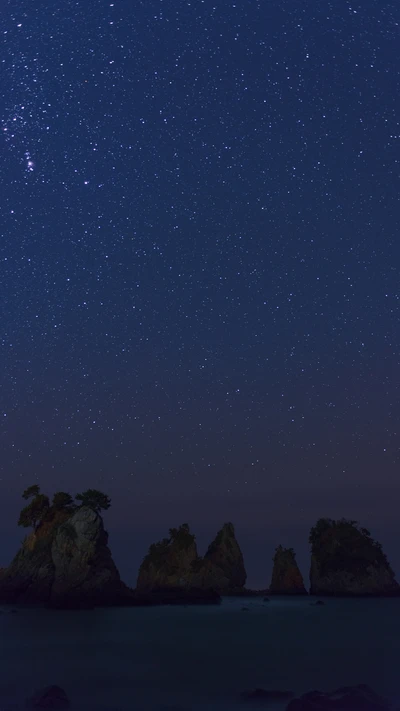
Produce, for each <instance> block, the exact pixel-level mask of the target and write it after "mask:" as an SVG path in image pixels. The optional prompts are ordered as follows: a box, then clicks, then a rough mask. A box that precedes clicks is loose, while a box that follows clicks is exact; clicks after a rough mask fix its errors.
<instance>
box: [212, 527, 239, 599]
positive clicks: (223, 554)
mask: <svg viewBox="0 0 400 711" xmlns="http://www.w3.org/2000/svg"><path fill="white" fill-rule="evenodd" d="M204 561H205V562H207V563H211V564H212V566H214V568H215V569H216V570H217V571H221V572H222V574H223V577H224V578H225V579H226V581H227V582H226V584H224V585H223V587H221V588H220V589H221V590H222V589H225V588H226V589H230V590H236V589H237V590H240V589H241V588H243V587H244V586H245V584H246V578H247V575H246V569H245V567H244V560H243V555H242V551H241V550H240V546H239V543H238V542H237V540H236V536H235V529H234V526H233V524H232V523H225V524H224V525H223V526H222V528H221V530H220V531H218V533H217V535H216V537H215V539H214V540H213V542H212V543H211V544H210V545H209V547H208V550H207V553H206V554H205V556H204Z"/></svg>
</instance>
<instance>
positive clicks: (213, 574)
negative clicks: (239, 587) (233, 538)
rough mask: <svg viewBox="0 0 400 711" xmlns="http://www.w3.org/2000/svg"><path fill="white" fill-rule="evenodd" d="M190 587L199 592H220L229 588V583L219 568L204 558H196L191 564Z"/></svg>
mask: <svg viewBox="0 0 400 711" xmlns="http://www.w3.org/2000/svg"><path fill="white" fill-rule="evenodd" d="M190 585H191V587H193V588H198V589H200V590H217V591H222V590H227V589H229V588H230V581H229V578H227V577H226V575H225V574H224V572H223V571H222V570H221V568H217V566H216V565H214V564H213V563H211V562H210V561H209V560H206V559H205V558H198V559H197V560H195V561H194V562H193V563H192V569H191V575H190Z"/></svg>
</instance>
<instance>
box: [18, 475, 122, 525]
mask: <svg viewBox="0 0 400 711" xmlns="http://www.w3.org/2000/svg"><path fill="white" fill-rule="evenodd" d="M22 498H23V499H25V501H28V500H29V499H31V501H30V503H29V504H28V505H27V506H24V508H23V509H22V511H21V513H20V515H19V519H18V526H22V527H23V528H33V530H34V531H37V530H38V529H39V527H41V526H42V525H43V524H44V523H46V522H47V523H49V522H52V521H54V519H55V518H57V514H58V513H60V512H63V513H64V514H69V515H71V516H72V514H73V513H74V512H75V511H76V510H77V509H78V505H77V504H76V503H75V502H74V500H73V498H72V496H71V494H68V493H67V492H65V491H58V492H57V493H55V494H54V496H53V501H52V503H51V505H50V500H49V497H48V496H46V495H45V494H41V493H40V487H39V486H38V485H37V484H33V485H32V486H28V488H27V489H25V491H24V492H23V494H22ZM75 498H76V500H77V501H79V503H80V506H89V508H91V509H93V511H96V512H97V513H99V512H100V511H101V510H102V509H109V508H110V506H111V499H110V497H109V496H107V494H103V492H101V491H98V490H97V489H87V491H84V492H83V493H82V494H77V495H76V497H75ZM64 518H65V517H64Z"/></svg>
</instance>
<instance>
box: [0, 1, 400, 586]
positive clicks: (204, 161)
mask: <svg viewBox="0 0 400 711" xmlns="http://www.w3.org/2000/svg"><path fill="white" fill-rule="evenodd" d="M399 28H400V5H399V4H398V2H394V1H393V2H390V1H384V0H363V1H362V2H355V3H353V2H347V1H345V0H334V1H333V2H320V0H303V1H302V0H262V1H261V0H260V2H258V1H257V0H236V1H231V0H229V1H228V0H214V2H212V1H211V0H191V2H188V1H187V0H144V1H143V2H140V1H139V0H134V1H132V0H114V1H113V0H107V1H104V2H103V0H85V1H84V2H76V1H72V0H63V1H62V2H60V0H53V1H51V0H38V2H35V3H32V2H31V1H30V2H28V1H27V0H18V2H11V1H9V2H4V3H2V7H1V9H0V38H1V40H0V41H1V43H2V44H1V47H2V50H1V55H0V56H1V62H0V129H1V134H2V135H1V136H0V155H1V163H2V168H1V172H0V309H1V311H0V339H1V340H0V343H1V361H0V362H1V379H0V384H1V389H0V409H1V411H0V416H1V421H0V425H1V429H0V443H1V461H0V476H1V481H0V484H1V496H2V515H1V523H0V527H1V530H2V533H3V540H4V537H5V536H6V535H7V539H8V541H9V542H8V543H7V545H6V546H5V548H4V552H3V554H2V555H4V557H5V559H4V560H2V561H1V564H6V563H7V562H8V560H9V558H10V556H11V555H12V553H13V552H14V550H15V549H16V547H17V544H18V542H19V540H20V538H21V531H18V530H17V529H16V527H15V520H16V517H17V512H18V509H19V507H20V503H21V500H20V492H21V491H22V490H23V489H24V488H25V487H26V486H27V485H29V484H31V483H33V482H35V481H37V482H38V483H40V484H41V485H42V488H43V489H44V490H46V491H48V492H49V493H52V492H53V491H54V490H57V489H60V488H61V489H67V490H70V491H71V492H72V493H76V491H78V490H82V489H83V488H87V487H89V486H94V487H99V488H103V489H104V490H106V491H107V492H108V493H109V494H110V495H111V496H112V498H113V508H112V509H111V510H110V512H109V513H108V514H107V517H106V519H107V525H108V527H109V528H110V531H111V545H112V548H113V551H114V553H115V558H116V560H117V562H118V564H119V565H120V569H121V572H122V574H123V576H124V577H125V578H126V579H127V580H128V581H129V582H132V580H134V578H135V576H136V570H137V566H138V564H139V562H140V559H141V557H142V556H143V555H144V553H145V552H146V549H147V547H148V544H149V543H150V541H151V540H152V539H155V538H158V537H160V536H163V535H164V534H165V531H166V529H167V528H168V527H169V526H172V525H176V524H178V523H180V522H182V521H189V523H191V524H192V525H193V527H194V529H195V532H198V534H199V541H200V547H201V549H202V550H203V549H204V546H205V545H206V542H207V540H208V539H209V538H211V537H212V536H213V535H214V533H215V531H216V529H217V528H218V527H219V526H220V524H221V523H222V522H223V521H225V520H229V519H231V520H233V522H234V523H235V524H236V528H237V533H238V536H239V539H240V542H241V544H242V546H243V549H244V552H245V555H246V561H247V564H248V569H249V578H250V580H249V582H250V583H251V584H253V585H265V584H266V583H267V578H268V575H269V571H270V560H271V557H272V554H273V550H274V547H275V545H277V544H278V543H279V542H282V543H284V544H288V545H293V546H294V547H295V548H296V550H297V551H298V554H299V560H300V562H301V563H302V567H303V572H304V573H307V565H308V563H307V536H308V530H309V528H310V526H311V525H312V524H313V523H314V522H315V520H316V519H317V518H318V517H320V516H322V515H331V516H334V517H336V516H342V515H344V516H349V517H351V518H356V519H360V520H361V522H362V523H363V524H364V525H367V526H369V527H370V528H371V531H372V533H373V534H374V535H376V536H378V537H380V538H381V540H382V542H383V543H384V546H385V548H386V550H387V552H388V554H389V557H390V558H391V560H392V561H393V563H394V565H395V567H396V570H397V572H398V573H399V574H400V556H399V553H398V540H399V525H398V501H399V491H400V487H399V446H400V445H399V433H400V405H399V381H400V370H399V354H400V329H399V313H400V311H399V298H400V291H399V289H400V282H399V264H400V239H399V218H400V210H399V194H400V180H399V174H400V162H399V161H400V123H399V121H400V119H399V116H400V98H399V97H400V94H399V78H400V70H399V67H400V37H399V34H400V30H399Z"/></svg>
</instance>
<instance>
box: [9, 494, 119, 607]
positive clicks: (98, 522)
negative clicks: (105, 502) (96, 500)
mask: <svg viewBox="0 0 400 711" xmlns="http://www.w3.org/2000/svg"><path fill="white" fill-rule="evenodd" d="M49 519H50V520H48V521H44V522H42V523H41V524H40V525H39V526H38V528H37V529H36V530H35V531H33V532H32V533H31V534H30V535H28V536H27V538H26V539H25V541H24V542H23V544H22V547H21V548H20V550H19V551H18V553H17V555H16V556H15V558H14V560H13V561H12V563H11V564H10V566H9V567H8V568H6V570H5V571H4V572H3V574H2V575H1V577H0V600H1V601H2V602H8V603H24V604H30V603H37V604H45V605H48V606H56V607H64V608H71V607H91V606H94V605H102V606H104V605H118V604H127V600H128V598H129V597H130V595H131V594H132V593H131V591H130V590H129V588H128V587H127V586H126V585H124V583H122V582H121V580H120V577H119V573H118V570H117V568H116V566H115V564H114V562H113V560H112V557H111V552H110V549H109V548H108V545H107V539H108V536H107V533H106V531H105V530H104V526H103V521H102V518H101V516H100V514H98V513H97V512H95V511H93V510H92V509H91V508H88V507H85V506H82V507H80V508H78V509H77V510H76V511H75V512H73V513H72V515H71V512H67V511H60V512H57V513H55V515H54V516H53V517H49Z"/></svg>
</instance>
